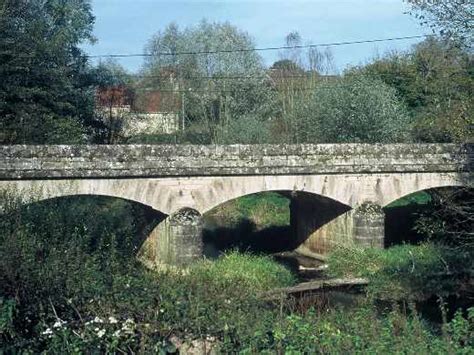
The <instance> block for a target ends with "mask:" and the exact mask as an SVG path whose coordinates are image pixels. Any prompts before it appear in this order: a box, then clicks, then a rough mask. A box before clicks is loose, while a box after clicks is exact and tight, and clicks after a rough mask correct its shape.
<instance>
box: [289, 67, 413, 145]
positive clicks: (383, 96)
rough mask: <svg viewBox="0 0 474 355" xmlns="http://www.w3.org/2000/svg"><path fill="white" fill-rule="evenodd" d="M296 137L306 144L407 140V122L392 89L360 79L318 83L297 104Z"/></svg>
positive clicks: (349, 77)
mask: <svg viewBox="0 0 474 355" xmlns="http://www.w3.org/2000/svg"><path fill="white" fill-rule="evenodd" d="M300 107H301V109H300V111H299V119H298V124H299V125H300V127H299V131H298V134H299V135H300V137H301V138H300V141H301V142H308V143H392V142H405V141H407V140H409V134H408V133H409V127H410V119H409V117H408V114H407V111H406V108H405V106H404V105H403V104H402V103H401V102H400V101H399V100H398V98H397V95H396V92H395V90H394V89H393V88H391V87H390V86H388V85H386V84H385V83H383V82H382V81H380V80H374V79H369V78H366V77H361V76H351V75H348V76H345V77H343V78H341V79H335V80H332V81H326V82H321V83H319V84H318V85H317V86H316V88H315V89H314V91H313V94H312V98H311V100H310V101H308V102H302V103H301V105H300Z"/></svg>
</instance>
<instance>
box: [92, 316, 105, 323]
mask: <svg viewBox="0 0 474 355" xmlns="http://www.w3.org/2000/svg"><path fill="white" fill-rule="evenodd" d="M93 322H94V323H104V321H103V320H102V319H100V318H99V317H95V318H94V320H93Z"/></svg>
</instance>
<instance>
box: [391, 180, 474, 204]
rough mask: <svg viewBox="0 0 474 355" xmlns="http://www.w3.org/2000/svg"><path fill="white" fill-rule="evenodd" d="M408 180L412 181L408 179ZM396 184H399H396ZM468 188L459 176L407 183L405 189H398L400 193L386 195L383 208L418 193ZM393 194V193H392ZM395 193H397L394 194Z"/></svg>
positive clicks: (466, 183)
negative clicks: (450, 188)
mask: <svg viewBox="0 0 474 355" xmlns="http://www.w3.org/2000/svg"><path fill="white" fill-rule="evenodd" d="M407 179H410V177H408V178H407ZM395 184H397V183H396V182H395ZM449 187H452V188H468V187H469V184H468V182H467V180H464V179H462V178H460V177H459V176H456V177H453V176H450V175H447V176H446V175H445V176H442V177H441V178H439V179H417V178H415V181H414V182H412V183H408V184H407V183H405V188H404V189H403V190H401V191H400V189H396V190H398V191H393V190H392V191H388V193H387V194H386V196H385V198H384V200H383V204H382V207H384V208H385V207H387V206H389V205H390V204H392V203H393V202H395V201H397V200H400V199H402V198H405V197H407V196H410V195H412V194H415V193H417V192H423V191H429V190H434V189H440V188H449ZM390 192H392V193H390ZM393 192H395V193H393Z"/></svg>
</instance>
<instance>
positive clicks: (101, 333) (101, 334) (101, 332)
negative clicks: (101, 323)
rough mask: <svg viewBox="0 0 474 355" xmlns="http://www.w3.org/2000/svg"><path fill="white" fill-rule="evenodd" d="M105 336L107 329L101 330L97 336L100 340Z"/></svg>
mask: <svg viewBox="0 0 474 355" xmlns="http://www.w3.org/2000/svg"><path fill="white" fill-rule="evenodd" d="M104 334H105V329H101V330H99V331H98V332H97V336H98V337H99V338H102V337H103V336H104Z"/></svg>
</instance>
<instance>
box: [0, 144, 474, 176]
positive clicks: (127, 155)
mask: <svg viewBox="0 0 474 355" xmlns="http://www.w3.org/2000/svg"><path fill="white" fill-rule="evenodd" d="M473 151H474V149H473V145H472V144H464V145H460V144H386V145H382V144H373V145H371V144H317V145H312V144H302V145H226V146H212V145H211V146H199V145H76V146H67V145H43V146H28V145H12V146H0V179H1V180H16V179H50V178H53V179H54V178H59V179H60V178H65V179H69V178H78V179H81V178H126V177H148V178H150V177H173V176H175V177H186V176H229V175H230V176H239V175H314V174H367V173H369V174H370V173H404V172H462V171H468V170H469V165H471V166H472V164H473V160H474V159H473Z"/></svg>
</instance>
